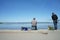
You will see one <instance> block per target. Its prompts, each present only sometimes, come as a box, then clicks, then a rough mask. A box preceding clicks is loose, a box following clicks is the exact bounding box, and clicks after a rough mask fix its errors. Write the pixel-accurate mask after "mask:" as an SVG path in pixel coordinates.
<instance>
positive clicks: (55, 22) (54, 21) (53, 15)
mask: <svg viewBox="0 0 60 40" xmlns="http://www.w3.org/2000/svg"><path fill="white" fill-rule="evenodd" d="M52 20H53V23H54V29H55V30H57V21H58V17H57V15H56V14H54V13H52Z"/></svg>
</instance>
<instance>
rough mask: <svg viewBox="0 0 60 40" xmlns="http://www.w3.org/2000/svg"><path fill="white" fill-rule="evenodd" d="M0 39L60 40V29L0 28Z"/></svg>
mask: <svg viewBox="0 0 60 40" xmlns="http://www.w3.org/2000/svg"><path fill="white" fill-rule="evenodd" d="M0 40H60V30H29V31H21V30H0Z"/></svg>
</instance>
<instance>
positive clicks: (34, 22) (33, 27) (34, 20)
mask: <svg viewBox="0 0 60 40" xmlns="http://www.w3.org/2000/svg"><path fill="white" fill-rule="evenodd" d="M32 30H37V21H36V19H35V18H33V20H32Z"/></svg>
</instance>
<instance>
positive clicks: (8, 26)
mask: <svg viewBox="0 0 60 40" xmlns="http://www.w3.org/2000/svg"><path fill="white" fill-rule="evenodd" d="M49 25H50V26H52V27H53V23H52V22H51V23H49V22H41V23H37V28H38V29H48V26H49ZM22 26H23V27H28V28H29V29H31V23H5V24H0V29H12V30H13V29H16V30H20V29H21V27H22ZM58 29H60V23H58Z"/></svg>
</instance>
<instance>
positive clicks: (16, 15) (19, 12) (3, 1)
mask: <svg viewBox="0 0 60 40" xmlns="http://www.w3.org/2000/svg"><path fill="white" fill-rule="evenodd" d="M52 12H55V13H56V14H57V15H58V17H59V19H60V0H0V22H30V21H31V20H32V19H33V18H36V19H37V21H39V22H44V21H49V22H50V21H52V20H51V14H52Z"/></svg>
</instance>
